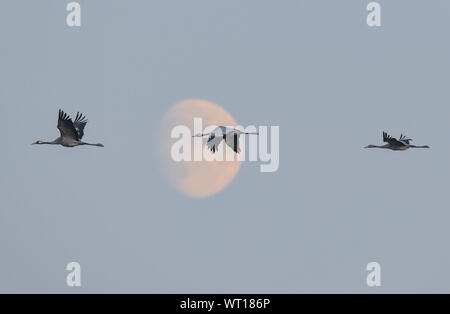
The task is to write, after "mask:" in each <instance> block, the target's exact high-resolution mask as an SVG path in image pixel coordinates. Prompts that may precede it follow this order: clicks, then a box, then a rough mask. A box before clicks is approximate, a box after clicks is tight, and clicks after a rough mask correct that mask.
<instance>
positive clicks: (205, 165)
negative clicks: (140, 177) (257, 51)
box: [160, 99, 241, 198]
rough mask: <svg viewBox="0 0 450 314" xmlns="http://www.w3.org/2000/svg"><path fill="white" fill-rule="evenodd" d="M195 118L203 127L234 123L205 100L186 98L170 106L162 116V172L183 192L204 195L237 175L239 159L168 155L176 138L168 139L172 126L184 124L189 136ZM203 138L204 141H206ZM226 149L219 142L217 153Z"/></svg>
mask: <svg viewBox="0 0 450 314" xmlns="http://www.w3.org/2000/svg"><path fill="white" fill-rule="evenodd" d="M194 118H202V120H203V121H202V122H203V128H205V127H208V126H212V125H214V126H221V125H222V126H236V125H237V123H236V121H235V120H234V119H233V117H232V116H231V115H230V114H229V113H228V112H226V111H225V110H224V109H223V108H221V107H220V106H218V105H216V104H214V103H211V102H209V101H206V100H195V99H193V100H186V101H182V102H180V103H178V104H176V105H175V106H173V107H172V108H171V109H170V110H169V112H168V113H167V114H166V116H165V117H164V120H163V123H162V126H161V134H160V139H161V142H160V149H161V157H162V161H163V172H164V173H165V177H166V179H167V180H168V181H169V183H170V184H171V185H173V186H174V187H175V188H176V189H177V190H179V191H180V192H182V193H183V194H185V195H187V196H190V197H195V198H204V197H208V196H211V195H213V194H215V193H217V192H219V191H221V190H223V189H224V188H225V187H226V186H227V185H228V184H229V183H230V182H231V181H232V180H233V178H234V177H235V176H236V174H237V173H238V171H239V168H240V166H241V162H240V161H239V160H237V158H235V160H233V161H216V160H214V161H206V160H202V161H179V162H176V161H174V160H173V159H172V157H171V148H172V145H173V144H174V143H175V142H176V141H177V140H178V139H172V138H171V131H172V129H173V128H174V127H175V126H179V125H184V126H187V127H188V128H189V129H190V130H191V132H192V135H194V134H193V132H194ZM206 140H207V137H205V138H204V140H203V144H205V143H206ZM223 149H227V147H226V146H224V143H223V141H222V143H221V145H220V147H219V151H218V152H217V153H222V154H223Z"/></svg>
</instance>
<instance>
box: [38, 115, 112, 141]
mask: <svg viewBox="0 0 450 314" xmlns="http://www.w3.org/2000/svg"><path fill="white" fill-rule="evenodd" d="M87 123H88V121H87V120H86V117H85V116H84V115H83V114H82V113H77V116H76V118H75V121H73V122H72V119H71V118H70V117H69V115H67V114H66V113H65V112H64V111H62V110H61V109H60V110H59V116H58V125H57V128H58V130H59V132H60V133H61V136H60V137H58V138H57V139H56V140H54V141H53V142H44V141H41V140H39V141H37V142H35V143H33V144H32V145H35V144H39V145H42V144H47V145H62V146H64V147H75V146H81V145H89V146H98V147H104V146H103V144H89V143H85V142H82V141H81V139H82V138H83V136H84V128H85V126H86V124H87Z"/></svg>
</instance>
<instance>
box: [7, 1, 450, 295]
mask: <svg viewBox="0 0 450 314" xmlns="http://www.w3.org/2000/svg"><path fill="white" fill-rule="evenodd" d="M68 2H69V1H49V0H41V1H18V0H14V1H12V0H9V1H2V3H1V7H0V38H1V43H2V44H1V47H2V54H1V56H2V57H1V58H0V69H1V72H0V73H1V74H0V115H1V117H2V123H1V124H0V131H1V134H2V144H1V147H2V148H1V154H0V170H1V174H2V175H1V177H0V191H1V192H0V195H1V197H0V252H1V253H0V254H1V255H0V292H64V293H65V292H67V293H73V292H150V293H151V292H169V293H172V292H178V293H188V292H190V293H197V292H210V293H214V292H235V293H248V292H253V293H256V292H259V293H281V292H285V293H299V292H450V291H449V288H448V282H449V281H450V271H449V270H450V252H449V251H448V238H449V236H450V231H449V227H448V224H449V220H450V213H449V202H450V193H448V186H449V185H448V183H449V178H450V176H449V174H450V168H449V167H448V160H449V157H450V148H449V145H447V140H448V133H449V130H450V127H449V124H448V117H449V115H450V109H449V106H448V105H449V93H448V81H449V73H450V61H449V56H450V44H449V41H448V29H449V28H448V23H449V20H450V14H449V12H450V2H449V1H445V0H441V1H439V0H435V1H417V0H398V1H379V2H380V3H381V5H382V27H381V28H379V29H373V28H369V27H368V26H367V25H366V21H365V19H366V11H365V6H366V5H367V3H369V2H370V1H368V0H367V1H360V0H354V1H331V0H329V1H317V0H314V1H312V0H309V1H299V0H292V1H287V0H283V1H261V0H247V1H241V0H239V1H238V0H226V1H225V0H220V1H219V0H214V1H209V0H208V1H207V0H202V1H200V0H189V1H181V0H180V1H162V0H161V1H105V0H102V1H101V0H97V1H81V0H80V1H79V2H80V4H81V6H82V27H81V28H79V29H73V28H69V27H67V26H66V23H65V19H66V11H65V5H66V4H67V3H68ZM189 98H202V99H206V100H209V101H212V102H215V103H217V104H219V105H221V106H223V107H224V108H225V109H226V110H227V111H228V112H230V113H231V114H232V115H233V116H234V118H235V119H236V120H237V121H238V123H240V124H241V125H250V124H252V125H279V126H280V137H281V139H280V168H279V170H278V172H276V173H260V172H259V164H255V163H244V165H243V166H242V168H241V170H240V172H239V174H238V175H237V177H236V179H235V180H234V181H233V182H232V183H231V184H230V185H229V186H228V187H227V188H226V189H225V190H224V191H222V192H221V193H219V194H217V195H214V196H213V197H210V198H208V199H202V200H196V199H190V198H187V197H185V196H183V195H181V194H179V193H178V192H177V191H176V190H175V189H173V188H172V187H171V186H169V185H167V184H166V183H165V182H164V180H163V178H162V176H161V173H160V172H159V170H158V168H159V167H160V165H159V163H158V156H157V155H156V153H157V147H156V145H157V142H158V141H157V140H158V139H157V138H156V136H155V134H157V131H158V128H159V124H160V122H161V119H162V118H163V116H164V114H165V112H166V111H167V110H168V109H169V108H170V107H171V106H172V105H174V104H175V103H177V102H179V101H181V100H184V99H189ZM59 108H62V109H64V110H66V111H67V112H68V113H70V114H74V113H76V111H78V110H79V111H82V112H84V113H85V114H86V115H87V117H88V119H89V124H88V125H87V128H86V141H90V142H94V143H97V142H101V143H103V144H105V148H104V149H98V148H96V147H79V148H76V149H66V148H63V147H50V146H39V147H33V146H30V144H31V143H32V142H33V141H36V140H38V139H42V140H53V139H54V138H56V137H57V136H58V130H57V129H56V120H57V113H58V109H59ZM383 130H386V131H388V132H390V133H391V134H392V135H393V136H399V135H400V132H403V133H406V135H408V136H409V137H411V138H413V139H414V144H418V145H422V144H428V145H430V146H431V149H430V150H416V151H414V150H411V151H406V152H391V151H383V150H379V151H376V150H372V151H368V150H364V149H362V147H363V146H365V145H367V144H381V142H382V137H381V132H382V131H383ZM71 261H77V262H79V263H80V264H81V266H82V276H83V277H82V284H83V286H82V287H81V288H68V287H67V286H66V284H65V277H66V271H65V265H66V264H67V263H69V262H71ZM371 261H377V262H379V263H380V264H381V267H382V284H383V286H382V287H380V288H368V287H367V286H366V284H365V277H366V272H365V266H366V264H367V263H368V262H371Z"/></svg>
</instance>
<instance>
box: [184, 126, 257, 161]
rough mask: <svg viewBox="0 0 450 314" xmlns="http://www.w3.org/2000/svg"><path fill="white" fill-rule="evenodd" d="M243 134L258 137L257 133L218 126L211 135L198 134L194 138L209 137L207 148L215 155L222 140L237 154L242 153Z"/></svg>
mask: <svg viewBox="0 0 450 314" xmlns="http://www.w3.org/2000/svg"><path fill="white" fill-rule="evenodd" d="M241 134H254V135H258V134H259V133H257V132H254V133H252V132H242V131H240V130H238V129H234V128H227V127H224V126H218V127H217V128H215V129H214V130H213V131H212V132H211V133H204V134H197V135H193V136H192V137H204V136H207V135H209V137H208V140H207V141H206V146H208V148H209V149H210V150H211V152H213V153H215V152H216V151H217V150H218V147H219V144H220V142H222V140H224V141H225V143H226V144H227V145H228V146H229V147H231V149H232V150H233V151H234V152H235V153H238V154H239V153H240V152H241V149H240V148H239V136H240V135H241Z"/></svg>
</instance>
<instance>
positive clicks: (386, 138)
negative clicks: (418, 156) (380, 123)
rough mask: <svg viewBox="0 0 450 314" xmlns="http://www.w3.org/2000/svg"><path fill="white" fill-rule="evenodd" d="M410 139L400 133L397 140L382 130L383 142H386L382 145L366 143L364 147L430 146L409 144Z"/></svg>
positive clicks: (403, 148)
mask: <svg viewBox="0 0 450 314" xmlns="http://www.w3.org/2000/svg"><path fill="white" fill-rule="evenodd" d="M411 141H412V139H410V138H406V136H404V135H403V134H401V135H400V138H399V139H398V140H397V139H396V138H394V137H392V136H390V135H389V134H387V133H386V132H383V142H385V143H387V144H385V145H382V146H377V145H367V146H366V147H364V148H387V149H391V150H407V149H408V148H430V146H428V145H423V146H415V145H411V144H410V142H411Z"/></svg>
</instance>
